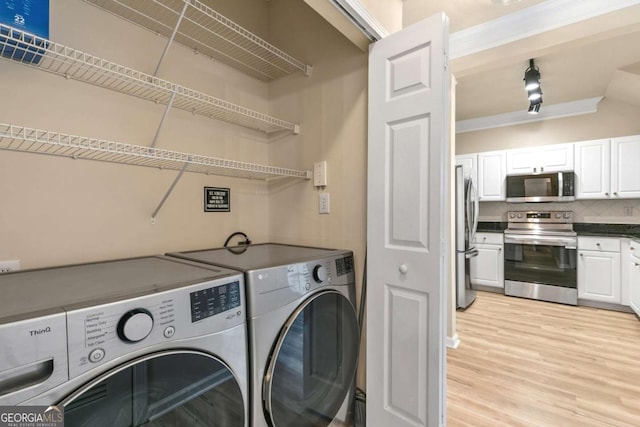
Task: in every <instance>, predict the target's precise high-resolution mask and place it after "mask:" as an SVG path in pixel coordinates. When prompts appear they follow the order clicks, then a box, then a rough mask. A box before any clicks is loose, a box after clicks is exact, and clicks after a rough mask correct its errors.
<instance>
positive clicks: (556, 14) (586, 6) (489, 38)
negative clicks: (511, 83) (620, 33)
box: [334, 0, 640, 59]
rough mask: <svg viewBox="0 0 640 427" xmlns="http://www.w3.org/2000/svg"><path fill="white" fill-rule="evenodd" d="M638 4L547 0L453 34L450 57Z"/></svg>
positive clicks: (628, 0)
mask: <svg viewBox="0 0 640 427" xmlns="http://www.w3.org/2000/svg"><path fill="white" fill-rule="evenodd" d="M334 1H339V0H334ZM342 1H346V0H342ZM639 4H640V0H616V1H611V0H580V2H576V1H575V0H547V1H545V2H542V3H538V4H536V5H533V6H530V7H527V8H525V9H521V10H519V11H517V12H514V13H510V14H508V15H505V16H502V17H500V18H497V19H494V20H491V21H487V22H485V23H483V24H480V25H476V26H474V27H470V28H467V29H464V30H461V31H458V32H455V33H452V34H451V36H450V39H449V40H450V42H449V46H450V59H456V58H461V57H464V56H467V55H472V54H474V53H478V52H481V51H484V50H488V49H492V48H495V47H498V46H502V45H506V44H509V43H513V42H515V41H518V40H522V39H526V38H529V37H532V36H535V35H538V34H542V33H545V32H548V31H552V30H555V29H558V28H561V27H564V26H567V25H571V24H575V23H577V22H581V21H585V20H587V19H591V18H595V17H597V16H600V15H604V14H607V13H610V12H615V11H617V10H621V9H624V8H627V7H631V6H636V5H639Z"/></svg>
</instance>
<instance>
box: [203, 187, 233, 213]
mask: <svg viewBox="0 0 640 427" xmlns="http://www.w3.org/2000/svg"><path fill="white" fill-rule="evenodd" d="M204 211H205V212H231V189H229V188H220V187H204Z"/></svg>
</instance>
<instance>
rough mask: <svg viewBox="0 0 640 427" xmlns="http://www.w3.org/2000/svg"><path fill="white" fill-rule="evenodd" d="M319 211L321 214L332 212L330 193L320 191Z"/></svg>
mask: <svg viewBox="0 0 640 427" xmlns="http://www.w3.org/2000/svg"><path fill="white" fill-rule="evenodd" d="M318 212H319V213H321V214H328V213H329V212H331V206H330V198H329V193H318Z"/></svg>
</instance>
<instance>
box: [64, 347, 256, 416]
mask: <svg viewBox="0 0 640 427" xmlns="http://www.w3.org/2000/svg"><path fill="white" fill-rule="evenodd" d="M61 404H62V405H63V406H64V418H65V419H64V421H65V426H66V427H72V426H91V427H100V426H104V427H125V426H127V427H128V426H140V425H145V426H163V427H164V426H216V427H223V426H224V427H227V426H239V427H242V426H244V417H245V411H244V401H243V397H242V393H241V391H240V387H239V385H238V382H237V381H236V378H235V377H234V375H233V373H232V372H231V371H230V370H229V368H228V366H227V365H226V364H224V363H223V362H221V361H220V360H219V359H216V358H214V357H212V356H210V355H208V354H205V353H198V352H192V351H168V352H162V353H156V354H154V355H151V356H146V357H143V358H140V359H136V360H133V361H131V362H130V363H127V364H125V365H124V366H120V367H118V368H116V369H113V370H111V371H109V372H107V373H105V374H104V375H102V376H100V377H99V378H97V379H96V380H94V381H92V382H91V383H89V384H87V385H86V386H85V387H83V388H81V389H80V390H78V391H77V392H75V393H74V394H72V395H71V396H69V397H68V398H67V399H65V400H64V401H62V402H61Z"/></svg>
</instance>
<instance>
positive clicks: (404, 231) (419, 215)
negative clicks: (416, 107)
mask: <svg viewBox="0 0 640 427" xmlns="http://www.w3.org/2000/svg"><path fill="white" fill-rule="evenodd" d="M389 132H390V135H389V139H388V144H389V159H390V161H389V168H390V170H388V171H387V172H386V173H385V176H386V177H387V183H386V185H387V188H389V190H390V193H389V194H388V196H387V197H388V200H389V201H390V209H391V212H390V213H389V215H387V220H388V223H387V226H386V229H387V230H389V236H388V238H387V244H388V245H391V246H398V247H402V246H405V247H406V246H408V247H414V248H416V249H419V250H425V249H427V247H428V244H429V227H428V224H425V221H424V218H425V217H426V215H427V213H426V212H424V207H425V206H428V203H426V202H425V201H426V200H428V198H429V153H428V149H426V148H425V147H423V146H422V144H421V143H420V141H423V140H424V139H425V138H427V137H428V135H429V118H428V117H427V116H422V117H416V118H410V119H408V120H405V121H402V122H400V123H393V124H390V125H389Z"/></svg>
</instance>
